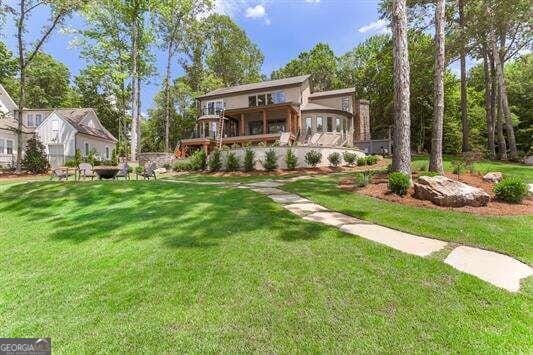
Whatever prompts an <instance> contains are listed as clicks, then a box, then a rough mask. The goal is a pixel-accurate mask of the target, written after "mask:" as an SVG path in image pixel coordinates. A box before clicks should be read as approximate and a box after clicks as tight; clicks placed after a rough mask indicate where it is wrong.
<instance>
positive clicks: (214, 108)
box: [203, 100, 224, 115]
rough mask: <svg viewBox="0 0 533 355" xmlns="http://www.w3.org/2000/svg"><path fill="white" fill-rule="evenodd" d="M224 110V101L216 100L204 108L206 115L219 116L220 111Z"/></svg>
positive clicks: (208, 102)
mask: <svg viewBox="0 0 533 355" xmlns="http://www.w3.org/2000/svg"><path fill="white" fill-rule="evenodd" d="M223 108H224V101H222V100H214V101H207V106H206V107H204V112H203V114H204V115H218V114H219V113H220V111H222V109H223Z"/></svg>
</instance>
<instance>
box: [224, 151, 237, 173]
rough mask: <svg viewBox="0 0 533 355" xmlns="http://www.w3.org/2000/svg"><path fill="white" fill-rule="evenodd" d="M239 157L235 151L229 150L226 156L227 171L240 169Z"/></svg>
mask: <svg viewBox="0 0 533 355" xmlns="http://www.w3.org/2000/svg"><path fill="white" fill-rule="evenodd" d="M239 166H240V163H239V158H237V156H236V155H235V153H233V152H229V153H228V155H227V156H226V171H237V170H239Z"/></svg>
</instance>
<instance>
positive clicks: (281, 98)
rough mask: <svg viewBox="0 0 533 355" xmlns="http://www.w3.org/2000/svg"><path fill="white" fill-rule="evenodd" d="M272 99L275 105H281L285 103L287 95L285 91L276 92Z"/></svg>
mask: <svg viewBox="0 0 533 355" xmlns="http://www.w3.org/2000/svg"><path fill="white" fill-rule="evenodd" d="M272 99H273V101H274V103H275V104H281V103H283V102H285V93H284V92H283V91H275V92H273V93H272Z"/></svg>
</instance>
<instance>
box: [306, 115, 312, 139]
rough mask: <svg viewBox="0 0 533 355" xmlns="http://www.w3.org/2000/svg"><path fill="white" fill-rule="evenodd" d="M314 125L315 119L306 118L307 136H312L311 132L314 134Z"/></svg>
mask: <svg viewBox="0 0 533 355" xmlns="http://www.w3.org/2000/svg"><path fill="white" fill-rule="evenodd" d="M312 124H313V119H312V118H311V117H306V118H305V134H307V135H308V136H309V135H311V132H312V128H313V127H312Z"/></svg>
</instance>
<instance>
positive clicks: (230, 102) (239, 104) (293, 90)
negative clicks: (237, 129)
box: [200, 86, 301, 110]
mask: <svg viewBox="0 0 533 355" xmlns="http://www.w3.org/2000/svg"><path fill="white" fill-rule="evenodd" d="M275 91H283V92H284V93H285V101H286V102H300V101H301V94H300V86H292V87H285V88H280V89H275V88H274V89H273V90H261V91H255V92H247V93H243V94H236V95H227V96H224V97H221V98H216V99H212V98H209V99H202V100H201V101H200V108H203V107H205V106H207V102H208V101H216V100H223V101H224V103H225V105H226V110H230V109H238V108H245V107H248V96H251V95H254V94H255V95H257V94H263V93H265V94H266V93H269V92H275Z"/></svg>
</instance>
